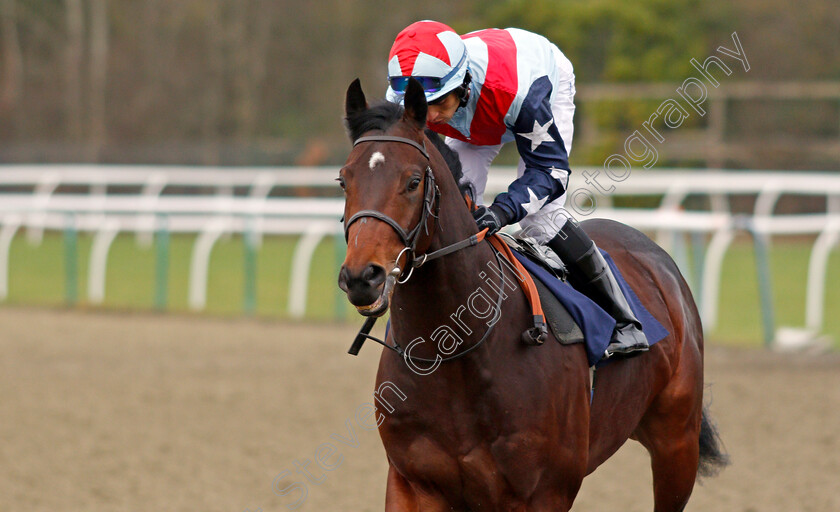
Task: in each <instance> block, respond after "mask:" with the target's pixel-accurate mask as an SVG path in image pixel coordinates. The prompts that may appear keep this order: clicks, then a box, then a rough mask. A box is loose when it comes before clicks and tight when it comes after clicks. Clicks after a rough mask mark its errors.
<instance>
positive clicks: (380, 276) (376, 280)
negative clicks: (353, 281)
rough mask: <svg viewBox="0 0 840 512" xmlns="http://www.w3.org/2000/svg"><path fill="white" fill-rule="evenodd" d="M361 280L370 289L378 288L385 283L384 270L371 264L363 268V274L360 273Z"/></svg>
mask: <svg viewBox="0 0 840 512" xmlns="http://www.w3.org/2000/svg"><path fill="white" fill-rule="evenodd" d="M362 279H364V280H365V281H367V283H368V284H369V285H370V286H372V287H376V286H379V285H380V284H381V283H383V282H384V281H385V269H384V268H382V267H381V266H379V265H374V264H373V263H371V264H370V265H368V266H367V267H366V268H365V270H364V272H362Z"/></svg>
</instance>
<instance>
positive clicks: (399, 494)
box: [385, 465, 420, 512]
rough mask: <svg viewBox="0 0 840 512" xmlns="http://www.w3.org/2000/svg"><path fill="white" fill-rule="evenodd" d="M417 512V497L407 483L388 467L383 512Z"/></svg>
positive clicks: (394, 470)
mask: <svg viewBox="0 0 840 512" xmlns="http://www.w3.org/2000/svg"><path fill="white" fill-rule="evenodd" d="M403 510H404V511H406V512H419V510H420V505H419V504H418V503H417V496H416V495H415V494H414V491H413V490H412V489H411V485H409V483H408V481H407V480H406V479H405V478H403V476H402V475H400V474H399V472H397V470H396V469H394V466H392V465H389V467H388V484H387V486H386V489H385V512H398V511H403Z"/></svg>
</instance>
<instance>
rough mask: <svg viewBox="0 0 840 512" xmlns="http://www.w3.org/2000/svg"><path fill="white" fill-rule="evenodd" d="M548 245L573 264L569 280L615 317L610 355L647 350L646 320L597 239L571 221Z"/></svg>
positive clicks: (566, 261) (570, 265) (608, 355)
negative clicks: (637, 311)
mask: <svg viewBox="0 0 840 512" xmlns="http://www.w3.org/2000/svg"><path fill="white" fill-rule="evenodd" d="M562 235H565V237H564V236H562ZM547 245H548V247H549V248H551V250H553V251H554V252H555V253H557V255H558V256H560V258H561V259H562V260H563V262H564V263H566V265H567V266H569V270H570V272H569V280H570V281H571V282H572V284H574V285H575V289H577V290H578V291H580V292H582V293H584V294H585V295H586V296H587V297H589V298H590V299H592V300H593V301H594V302H595V303H596V304H598V305H599V306H601V308H603V309H604V311H606V312H607V313H609V314H610V316H612V317H613V318H614V319H615V321H616V324H615V331H613V336H612V339H611V341H610V344H609V346H608V347H607V350H606V356H607V357H613V356H629V355H636V354H639V353H641V352H646V351H647V350H648V349H649V348H650V346H649V345H648V341H647V337H646V336H645V334H644V333H643V332H642V324H641V323H640V322H639V320H638V319H637V318H636V315H634V314H633V310H632V309H630V304H629V303H628V302H627V298H626V297H625V296H624V294H623V293H622V292H621V289H620V288H619V287H618V281H616V279H615V276H614V275H613V273H612V271H611V270H610V267H609V265H608V264H607V262H606V260H605V259H604V257H603V256H602V255H601V252H600V251H599V250H598V248H597V247H595V242H593V241H592V239H590V238H589V236H588V235H587V234H586V233H585V232H584V231H583V230H582V229H581V228H580V226H579V225H577V223H575V222H571V221H570V222H567V223H566V225H565V226H564V227H563V231H562V233H561V234H560V235H557V236H555V237H554V238H552V239H551V240H550V241H549V242H548V244H547ZM584 248H585V250H584Z"/></svg>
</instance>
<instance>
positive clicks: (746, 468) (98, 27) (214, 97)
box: [0, 0, 840, 512]
mask: <svg viewBox="0 0 840 512" xmlns="http://www.w3.org/2000/svg"><path fill="white" fill-rule="evenodd" d="M419 19H436V20H439V21H442V22H445V23H447V24H449V25H450V26H452V27H453V28H454V29H455V30H456V31H458V32H459V33H465V32H469V31H472V30H478V29H482V28H487V27H500V28H501V27H520V28H524V29H529V30H533V31H536V32H539V33H541V34H543V35H545V36H547V37H548V38H550V39H551V40H552V41H554V42H555V43H556V44H557V45H558V46H559V47H560V49H561V50H563V52H565V54H566V55H567V56H568V57H569V58H570V59H571V61H572V62H573V63H574V66H575V73H576V80H577V82H576V83H577V96H576V105H577V111H576V115H575V138H574V151H573V152H572V155H571V159H570V163H571V166H572V169H573V176H572V187H571V188H572V189H576V188H583V189H587V190H588V191H589V192H593V193H595V192H596V191H595V190H594V189H593V188H592V186H591V185H587V183H586V182H585V181H584V180H583V178H582V174H583V172H584V171H592V172H595V171H598V170H600V171H601V172H602V173H603V171H604V169H603V165H604V162H605V161H606V159H607V158H608V157H609V156H610V155H614V154H618V155H625V156H628V155H626V147H625V144H626V141H627V140H628V137H630V136H631V135H632V134H633V133H634V132H635V131H637V130H640V131H641V133H643V134H645V135H647V134H648V132H647V131H646V130H644V129H643V126H644V125H645V123H647V122H649V121H650V117H651V115H652V114H654V113H655V112H656V111H657V109H658V108H659V107H660V105H662V104H663V102H666V101H668V100H676V101H679V102H680V103H681V105H682V106H683V107H684V108H685V109H687V111H688V112H689V113H690V114H691V115H690V116H689V117H688V118H687V119H686V120H685V122H684V123H683V124H682V126H680V127H679V128H676V129H670V128H666V127H664V126H663V124H662V119H659V120H658V121H656V122H655V124H654V125H653V126H654V127H655V128H656V129H657V130H659V132H660V133H661V135H662V137H663V138H664V141H658V142H653V140H652V139H651V141H650V142H651V145H652V146H653V147H654V148H655V150H656V152H657V156H656V158H655V160H656V163H655V165H654V166H653V167H652V168H649V169H648V168H644V167H643V166H642V165H641V161H646V160H644V159H639V162H633V164H634V167H633V171H632V173H631V175H630V176H628V177H627V178H626V179H625V180H624V181H621V182H618V181H616V182H610V181H604V180H602V181H601V183H602V184H606V185H614V186H615V189H614V190H612V191H609V192H608V193H601V194H598V193H595V195H594V196H592V199H593V200H594V201H595V202H596V205H595V206H596V207H595V208H594V212H591V213H590V214H588V215H581V216H579V218H581V219H583V218H586V217H590V216H591V217H599V216H600V217H609V218H615V219H618V220H621V221H623V222H627V223H629V224H631V225H633V226H636V227H637V228H639V229H642V230H644V231H645V232H646V233H648V234H649V235H650V236H651V237H653V238H654V239H655V240H656V241H657V242H658V243H660V244H661V245H662V246H663V247H665V248H666V249H667V250H668V251H669V252H670V254H671V255H672V256H673V258H674V259H675V261H676V262H677V263H678V264H679V266H680V268H681V270H682V272H683V274H684V276H685V278H686V280H687V281H688V283H689V284H690V286H691V288H692V291H693V293H694V297H695V300H696V302H697V304H698V307H699V309H700V311H701V314H702V317H703V323H704V328H705V330H706V339H707V341H706V383H707V387H706V395H705V396H706V401H707V403H709V404H710V405H711V411H712V414H713V416H714V417H715V418H717V419H718V420H719V422H720V429H721V432H722V436H723V439H724V443H725V444H726V445H727V448H728V449H729V450H730V454H731V455H732V459H733V462H734V465H733V466H732V468H730V469H728V470H727V471H726V472H725V473H724V474H723V475H722V476H721V477H719V478H718V479H715V480H709V481H708V482H707V485H705V486H703V487H698V489H697V490H696V492H695V495H696V496H695V498H694V499H693V501H692V503H693V505H692V504H690V505H689V509H691V510H733V511H734V510H743V511H753V512H755V511H759V510H760V511H762V512H765V511H774V510H778V511H787V510H802V511H811V510H812V511H819V512H823V511H827V510H840V501H838V500H840V492H837V491H838V489H837V482H836V480H837V479H836V475H837V474H838V473H840V465H839V464H840V459H838V458H837V457H836V455H835V456H833V457H832V456H830V454H831V453H835V454H836V453H838V452H840V437H838V436H837V432H838V431H840V412H838V411H837V408H836V407H826V404H836V403H838V401H840V382H839V381H838V378H840V371H838V370H840V359H838V357H840V353H838V351H837V348H840V315H839V314H837V313H838V311H840V309H838V308H840V249H838V247H837V246H838V242H839V241H840V38H838V34H840V7H838V3H837V1H836V0H799V1H796V2H790V1H787V0H730V1H726V2H718V1H714V2H708V1H701V0H638V1H634V2H622V1H615V0H586V1H583V0H528V1H525V0H482V1H478V0H462V1H459V2H451V1H443V0H426V1H425V2H414V3H412V2H383V1H381V0H380V1H373V0H314V1H310V2H301V1H289V0H143V1H136V0H135V1H129V0H0V462H2V464H0V466H2V469H0V509H3V510H24V509H25V510H148V509H156V510H157V509H159V510H184V511H193V510H236V511H242V510H255V511H256V510H266V511H267V510H284V509H285V508H286V507H287V506H288V505H289V504H290V503H291V499H290V498H289V497H285V498H284V497H282V496H281V495H279V494H278V493H276V492H275V489H274V488H273V483H274V479H275V477H277V475H278V474H280V473H281V472H283V471H285V470H291V471H293V466H292V461H293V460H304V459H305V458H306V457H309V458H310V459H311V458H312V456H313V453H314V452H315V449H316V447H318V446H319V445H320V443H323V442H324V441H326V440H329V439H331V438H333V439H334V437H333V436H334V435H341V436H342V437H344V438H348V435H349V433H348V428H351V427H352V426H353V423H352V421H351V420H352V417H353V412H354V411H355V408H356V407H357V406H358V405H359V404H362V403H364V402H368V401H370V392H371V390H372V386H373V379H374V375H375V372H376V365H377V359H378V354H379V350H377V349H376V347H373V346H370V345H371V344H368V346H366V347H365V348H364V350H363V351H362V353H361V354H360V356H359V357H358V358H351V357H350V356H347V355H346V353H345V351H346V349H347V347H348V346H349V343H350V341H351V340H352V338H353V336H354V335H355V332H356V330H357V329H358V326H359V325H360V324H361V319H360V317H359V315H358V314H357V313H356V312H355V310H354V309H353V308H352V307H349V304H348V302H347V300H346V297H345V296H344V295H343V294H342V293H341V291H340V290H339V289H338V287H337V286H336V278H337V272H338V268H339V266H340V265H341V262H342V261H343V259H344V251H345V247H346V246H345V242H344V237H343V233H342V231H341V224H340V223H339V222H338V219H339V217H340V216H341V213H342V211H343V199H342V197H341V193H340V190H339V189H338V187H337V186H336V185H335V182H334V179H335V177H336V176H337V172H338V168H339V167H340V166H341V165H342V164H343V162H344V161H345V159H346V157H347V155H348V154H349V151H350V144H349V141H348V140H347V136H346V134H345V132H344V127H343V124H342V117H343V102H344V94H345V91H346V89H347V86H348V85H349V84H350V82H351V81H352V80H353V79H354V78H356V77H360V78H361V80H362V84H363V86H364V88H365V92H366V93H367V96H368V99H369V100H376V99H379V98H382V97H383V96H384V93H385V88H386V59H387V55H388V51H389V48H390V46H391V43H392V41H393V39H394V37H395V36H396V34H397V33H398V32H399V31H400V30H401V29H402V28H403V27H405V26H406V25H408V24H410V23H412V22H414V21H416V20H419ZM733 33H736V34H737V37H738V40H739V41H740V44H741V46H742V48H743V52H744V54H745V55H746V59H747V60H748V62H749V70H748V71H747V70H745V68H744V66H743V65H742V64H741V63H739V62H738V61H737V60H735V59H733V58H731V57H726V56H723V54H722V53H720V52H718V49H719V48H720V47H725V48H728V49H730V50H734V49H735V45H734V43H733ZM712 55H717V56H719V57H721V58H722V60H723V62H725V63H726V64H727V65H729V66H730V68H731V69H732V74H731V75H730V76H723V73H722V72H720V71H719V70H717V69H716V68H712V74H713V75H714V76H715V77H717V78H718V79H719V81H720V87H718V88H714V87H710V86H708V84H707V91H708V98H707V99H706V100H705V101H704V102H703V105H702V107H703V109H704V111H705V114H704V115H695V111H694V110H691V109H689V106H688V104H687V103H685V101H684V100H683V99H682V98H681V97H680V96H678V94H677V89H678V88H679V87H680V86H681V85H682V84H683V81H684V80H686V79H688V78H690V77H700V73H699V72H698V70H697V69H696V68H695V67H694V66H692V64H691V62H692V59H696V61H698V62H700V63H702V62H704V61H705V60H706V58H707V57H709V56H712ZM637 149H638V147H637ZM517 159H518V155H517V154H516V152H515V148H513V147H508V148H506V149H505V150H503V151H502V153H501V154H500V155H499V157H498V159H497V161H496V163H495V164H494V168H493V169H492V170H491V179H490V183H489V185H488V186H489V192H490V193H498V192H501V191H503V190H505V188H506V187H507V184H508V183H510V181H511V180H512V179H513V175H514V172H515V169H514V167H513V166H515V164H516V162H517ZM601 176H602V177H603V176H604V174H602V175H601ZM489 195H492V194H489ZM488 200H489V197H488ZM381 323H384V322H381ZM380 327H381V326H380ZM380 334H381V332H380ZM770 349H774V350H770ZM778 351H781V353H778ZM712 384H714V387H712ZM713 398H714V400H713ZM712 402H713V403H712ZM356 432H357V434H358V436H359V442H360V443H361V444H360V447H359V448H357V449H352V448H347V447H345V446H343V445H342V446H340V448H341V452H342V454H343V455H344V456H345V463H344V466H342V467H341V468H340V469H339V470H338V471H335V472H333V473H330V475H329V478H328V479H327V480H326V482H324V483H323V484H322V485H319V486H317V487H316V486H310V489H309V490H310V495H309V497H308V501H306V503H305V505H304V508H303V509H304V510H306V509H307V508H306V507H308V509H311V510H381V509H382V501H383V499H384V498H383V496H384V494H383V488H384V482H385V471H386V467H385V457H384V453H383V452H382V448H381V443H380V442H379V440H378V438H377V436H376V433H375V432H361V431H359V430H358V429H357V430H356ZM356 450H358V451H356ZM626 450H630V451H629V452H628V451H626ZM634 450H635V451H634ZM826 454H829V456H826ZM647 464H648V462H647V459H646V457H645V455H644V454H643V453H641V449H640V448H639V447H638V446H637V445H635V444H631V446H629V447H628V448H627V449H622V451H621V452H620V453H619V454H618V456H617V457H616V458H615V459H613V460H611V461H609V462H608V463H607V464H606V465H605V467H604V469H603V470H602V469H599V470H598V472H596V474H595V475H594V476H593V479H594V480H593V479H588V480H587V481H586V482H585V483H584V489H583V491H582V495H581V497H580V499H579V501H578V503H579V504H580V505H579V506H580V507H581V508H579V509H576V510H584V509H589V510H595V509H622V510H628V511H631V512H632V511H637V510H650V509H651V508H652V506H651V502H652V500H651V498H650V492H649V489H650V477H649V474H648V471H647V469H646V467H647ZM291 478H294V476H292V477H291ZM589 482H592V483H589ZM692 506H695V507H699V508H694V509H692V508H691V507H692Z"/></svg>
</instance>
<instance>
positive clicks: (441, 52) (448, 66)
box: [387, 20, 469, 103]
mask: <svg viewBox="0 0 840 512" xmlns="http://www.w3.org/2000/svg"><path fill="white" fill-rule="evenodd" d="M468 67H469V56H468V55H467V47H466V46H465V45H464V41H463V40H462V39H461V36H459V35H458V34H457V33H456V32H455V31H454V30H452V28H450V27H449V26H447V25H444V24H443V23H439V22H437V21H429V20H425V21H418V22H416V23H412V24H411V25H409V26H407V27H406V28H404V29H403V30H402V32H400V33H399V34H397V38H396V40H395V41H394V45H393V46H391V53H390V54H389V55H388V82H389V87H388V93H387V96H388V98H394V99H398V100H399V102H400V103H402V97H403V95H404V94H405V88H406V86H407V85H408V79H409V78H410V77H414V78H415V79H417V80H418V81H419V82H420V84H421V85H422V86H423V89H424V91H425V92H426V101H434V100H436V99H438V98H441V97H442V96H444V95H445V94H447V93H449V92H450V91H452V90H453V89H455V88H456V87H458V86H460V85H461V84H463V82H464V77H465V76H466V74H467V69H468Z"/></svg>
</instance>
